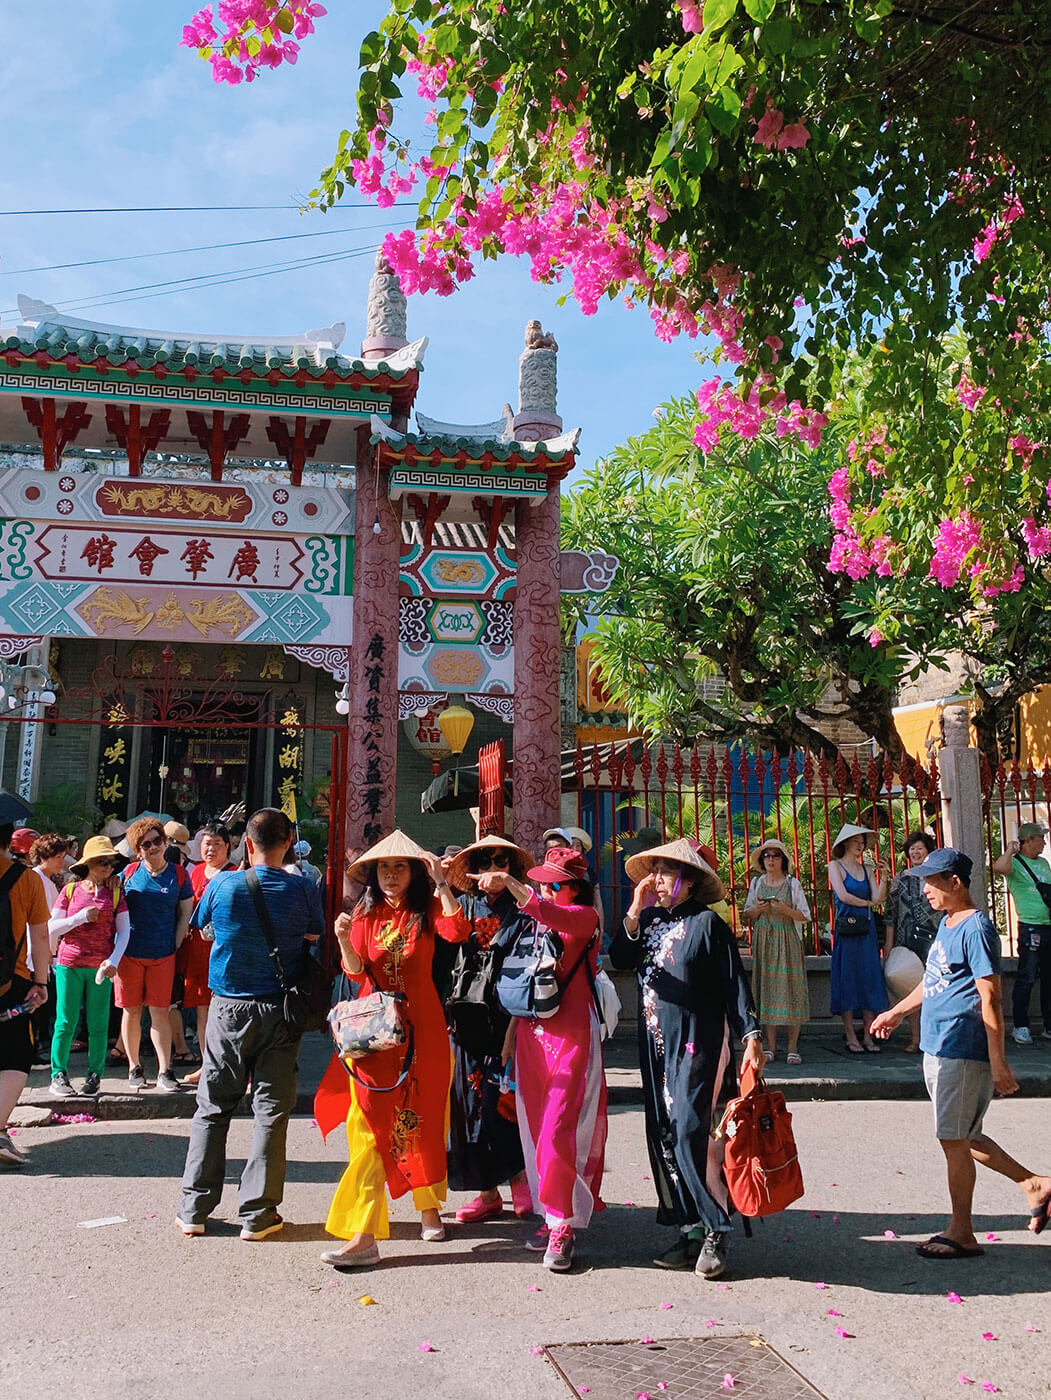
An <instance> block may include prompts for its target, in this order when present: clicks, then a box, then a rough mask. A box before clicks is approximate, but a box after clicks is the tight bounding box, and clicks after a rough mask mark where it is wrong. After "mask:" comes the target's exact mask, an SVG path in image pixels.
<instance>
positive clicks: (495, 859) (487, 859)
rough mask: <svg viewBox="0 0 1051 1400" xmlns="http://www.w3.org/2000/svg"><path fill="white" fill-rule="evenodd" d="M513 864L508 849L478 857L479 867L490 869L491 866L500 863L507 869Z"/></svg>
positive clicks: (480, 868)
mask: <svg viewBox="0 0 1051 1400" xmlns="http://www.w3.org/2000/svg"><path fill="white" fill-rule="evenodd" d="M510 864H511V857H510V856H509V855H508V854H507V852H506V851H494V852H493V854H492V855H487V856H479V857H478V869H479V870H488V869H489V868H490V867H491V866H494V865H500V866H503V868H504V869H505V870H506V869H507V868H508V866H510Z"/></svg>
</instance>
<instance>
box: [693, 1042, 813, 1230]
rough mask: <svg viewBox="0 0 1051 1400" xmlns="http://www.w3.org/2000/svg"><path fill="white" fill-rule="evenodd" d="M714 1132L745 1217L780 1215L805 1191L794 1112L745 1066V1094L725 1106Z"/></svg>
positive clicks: (734, 1196) (735, 1198) (728, 1180)
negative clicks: (794, 1125) (719, 1141)
mask: <svg viewBox="0 0 1051 1400" xmlns="http://www.w3.org/2000/svg"><path fill="white" fill-rule="evenodd" d="M715 1136H716V1137H717V1138H722V1139H723V1141H724V1143H725V1155H724V1158H723V1172H724V1174H725V1176H726V1185H727V1187H728V1189H729V1192H730V1199H731V1201H733V1203H734V1205H735V1206H736V1208H737V1209H738V1210H739V1211H740V1213H741V1214H742V1215H749V1216H760V1215H776V1214H777V1212H778V1211H781V1210H785V1209H786V1208H787V1207H788V1206H790V1205H791V1204H792V1202H793V1201H798V1200H799V1198H800V1196H802V1194H803V1189H804V1188H803V1173H802V1171H801V1170H800V1166H799V1154H798V1153H797V1151H796V1140H795V1138H794V1136H793V1135H792V1115H791V1113H789V1111H788V1108H787V1106H786V1104H785V1096H784V1094H782V1093H780V1092H779V1091H778V1090H773V1089H768V1088H767V1087H766V1083H765V1081H764V1080H763V1079H762V1077H759V1078H757V1077H756V1076H755V1074H754V1073H753V1071H751V1070H748V1069H746V1070H745V1071H744V1073H743V1074H742V1075H741V1096H740V1097H739V1098H736V1099H731V1100H730V1102H729V1103H728V1104H727V1105H726V1112H725V1113H724V1114H723V1116H722V1120H721V1122H720V1123H719V1126H718V1128H716V1130H715Z"/></svg>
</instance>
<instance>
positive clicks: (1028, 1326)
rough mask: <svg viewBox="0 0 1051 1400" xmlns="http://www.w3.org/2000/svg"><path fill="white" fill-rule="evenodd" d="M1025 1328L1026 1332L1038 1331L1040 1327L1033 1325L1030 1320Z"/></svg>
mask: <svg viewBox="0 0 1051 1400" xmlns="http://www.w3.org/2000/svg"><path fill="white" fill-rule="evenodd" d="M1025 1330H1026V1331H1027V1332H1039V1331H1040V1328H1039V1327H1034V1326H1033V1324H1032V1323H1031V1322H1027V1323H1026V1325H1025Z"/></svg>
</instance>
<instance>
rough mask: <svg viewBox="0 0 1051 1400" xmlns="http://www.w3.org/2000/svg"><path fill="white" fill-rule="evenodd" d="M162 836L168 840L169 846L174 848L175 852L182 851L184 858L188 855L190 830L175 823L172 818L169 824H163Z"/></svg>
mask: <svg viewBox="0 0 1051 1400" xmlns="http://www.w3.org/2000/svg"><path fill="white" fill-rule="evenodd" d="M164 834H165V836H166V837H167V838H168V845H169V846H174V847H175V849H176V850H178V851H182V853H183V855H184V856H188V855H189V854H190V829H189V827H188V826H186V825H185V824H184V823H183V822H177V821H175V820H174V818H173V819H172V820H171V821H170V822H165V823H164Z"/></svg>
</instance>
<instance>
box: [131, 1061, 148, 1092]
mask: <svg viewBox="0 0 1051 1400" xmlns="http://www.w3.org/2000/svg"><path fill="white" fill-rule="evenodd" d="M145 1087H146V1076H145V1075H144V1074H143V1072H142V1066H141V1065H132V1067H131V1069H129V1070H128V1088H129V1089H145Z"/></svg>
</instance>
